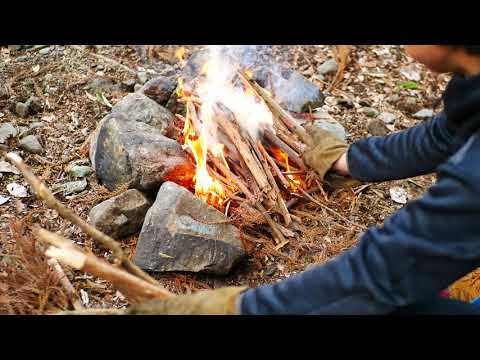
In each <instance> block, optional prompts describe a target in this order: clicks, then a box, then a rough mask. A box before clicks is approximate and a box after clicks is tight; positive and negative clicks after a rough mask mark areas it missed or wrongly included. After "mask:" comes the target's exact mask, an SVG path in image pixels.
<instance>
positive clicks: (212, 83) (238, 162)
mask: <svg viewBox="0 0 480 360" xmlns="http://www.w3.org/2000/svg"><path fill="white" fill-rule="evenodd" d="M176 55H177V57H178V60H179V63H180V64H181V66H185V64H186V61H185V59H184V55H185V51H184V50H183V48H180V49H178V50H177V53H176ZM251 77H252V72H251V71H250V70H249V69H245V68H241V66H240V65H239V64H238V63H235V61H234V60H233V59H230V58H226V57H224V56H221V55H220V54H216V53H215V52H214V51H213V54H212V55H211V56H210V58H209V59H208V61H207V62H206V63H205V64H204V65H203V67H202V69H201V71H200V76H199V77H197V78H196V79H195V80H194V81H191V82H189V83H188V84H187V83H186V82H185V81H184V79H183V78H182V77H180V78H179V79H178V87H177V90H176V95H177V98H178V102H179V103H181V104H183V105H184V109H185V112H184V115H181V114H176V118H177V119H178V120H179V124H178V126H179V127H180V128H181V132H180V133H181V134H180V135H179V136H178V139H177V140H178V141H179V142H181V143H182V144H183V148H184V150H185V151H186V152H187V153H188V154H189V155H190V156H191V158H192V161H193V162H194V164H195V175H194V177H193V184H192V191H193V190H194V192H195V195H196V196H197V197H198V198H200V199H202V200H203V201H204V202H206V203H208V204H210V205H211V206H213V207H215V208H217V209H218V210H220V211H222V212H224V213H225V215H226V216H229V217H231V216H234V215H235V214H236V215H237V216H238V215H239V214H240V216H241V212H242V211H245V210H247V211H249V212H250V213H252V212H254V213H259V214H260V217H261V218H262V219H263V223H266V224H268V231H269V232H270V233H271V235H272V236H273V239H274V240H275V242H276V244H277V248H280V247H282V246H284V245H285V244H287V243H288V241H287V240H286V239H285V236H284V234H285V233H286V232H288V230H287V228H288V226H289V225H290V224H291V222H292V217H294V216H293V215H291V214H290V213H289V210H288V208H289V206H288V204H289V200H292V199H294V198H298V197H300V196H302V193H303V194H305V193H306V192H305V190H304V189H305V188H306V187H307V185H308V186H309V185H310V184H311V183H312V182H314V181H318V178H316V175H315V173H314V172H313V171H309V170H308V169H307V168H306V166H305V164H304V162H303V161H302V159H301V153H302V152H303V151H304V149H305V146H306V144H307V143H309V142H310V141H311V140H310V137H309V135H308V134H307V133H306V131H305V129H304V128H303V127H302V126H300V125H299V123H298V122H297V120H295V119H294V118H293V117H292V115H291V114H290V113H288V112H287V111H286V110H284V109H283V108H282V107H281V106H280V105H279V104H278V103H277V102H276V101H275V100H274V95H273V94H271V93H270V92H269V91H268V90H266V89H264V88H262V87H260V86H259V85H258V84H257V83H255V82H254V81H252V80H251Z"/></svg>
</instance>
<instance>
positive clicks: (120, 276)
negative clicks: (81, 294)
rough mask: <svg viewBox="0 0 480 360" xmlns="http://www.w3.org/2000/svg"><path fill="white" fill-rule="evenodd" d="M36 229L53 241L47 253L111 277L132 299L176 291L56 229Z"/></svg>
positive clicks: (45, 238)
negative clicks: (119, 265)
mask: <svg viewBox="0 0 480 360" xmlns="http://www.w3.org/2000/svg"><path fill="white" fill-rule="evenodd" d="M34 233H35V235H36V236H37V237H38V239H40V240H42V241H44V242H46V243H47V244H50V245H51V246H50V247H49V248H48V249H47V250H46V251H45V254H46V255H47V256H48V257H50V258H54V259H56V260H58V261H60V262H61V263H63V264H65V265H68V266H71V267H72V268H74V269H76V270H80V271H83V272H88V273H91V274H93V275H95V276H97V277H100V278H102V279H105V280H108V281H109V282H111V283H112V284H113V285H114V286H115V287H116V288H117V289H119V290H120V291H121V292H122V294H124V295H125V296H127V297H128V298H129V300H131V301H132V302H140V301H146V300H151V299H163V298H166V297H168V296H172V295H173V294H172V293H170V292H169V291H168V290H166V289H164V288H162V287H160V286H156V285H153V284H151V283H149V282H147V281H145V280H142V279H140V278H138V277H136V276H134V275H132V274H129V273H128V272H126V271H124V270H121V269H119V268H117V267H115V266H113V265H111V264H109V263H108V262H106V261H104V260H101V259H99V258H97V257H96V256H95V255H93V254H88V253H85V252H83V251H82V250H81V249H80V248H78V247H77V246H75V245H74V244H73V243H72V242H70V241H68V240H67V239H65V238H63V237H61V236H59V235H57V234H55V233H52V232H50V231H47V230H45V229H42V228H37V229H35V231H34Z"/></svg>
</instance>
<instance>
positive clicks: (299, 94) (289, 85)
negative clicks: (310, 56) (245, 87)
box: [252, 64, 325, 112]
mask: <svg viewBox="0 0 480 360" xmlns="http://www.w3.org/2000/svg"><path fill="white" fill-rule="evenodd" d="M252 79H253V80H255V81H256V82H257V83H258V84H259V85H261V86H262V87H265V88H267V89H269V90H270V91H271V92H272V93H273V94H274V96H275V100H276V101H278V103H279V104H280V105H281V106H282V107H283V108H284V109H286V110H290V111H294V112H306V111H308V110H309V108H312V109H314V108H317V107H320V106H322V105H323V104H324V100H325V97H324V95H323V93H322V92H321V91H320V88H319V87H318V86H316V85H315V84H314V83H312V82H311V81H309V80H307V79H306V78H305V77H304V76H303V75H301V74H300V73H298V72H296V71H294V70H292V69H289V68H285V67H282V66H280V65H278V64H271V65H265V66H260V67H257V68H256V69H255V70H254V71H253V76H252Z"/></svg>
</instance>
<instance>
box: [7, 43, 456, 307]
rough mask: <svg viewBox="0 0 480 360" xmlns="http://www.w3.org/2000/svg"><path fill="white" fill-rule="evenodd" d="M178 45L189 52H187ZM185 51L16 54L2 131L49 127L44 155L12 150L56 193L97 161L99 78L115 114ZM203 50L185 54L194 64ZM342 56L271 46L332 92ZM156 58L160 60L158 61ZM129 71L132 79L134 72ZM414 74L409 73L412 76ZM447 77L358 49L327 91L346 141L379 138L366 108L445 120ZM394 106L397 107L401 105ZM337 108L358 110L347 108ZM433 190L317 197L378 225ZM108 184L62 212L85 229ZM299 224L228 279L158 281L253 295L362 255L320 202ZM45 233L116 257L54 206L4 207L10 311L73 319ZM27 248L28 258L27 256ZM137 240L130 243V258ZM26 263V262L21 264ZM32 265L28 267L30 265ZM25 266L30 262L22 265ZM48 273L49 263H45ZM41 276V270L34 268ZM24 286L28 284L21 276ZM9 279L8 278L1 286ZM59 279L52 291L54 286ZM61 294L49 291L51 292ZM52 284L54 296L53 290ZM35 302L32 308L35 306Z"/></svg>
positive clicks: (82, 277)
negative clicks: (26, 107) (432, 114)
mask: <svg viewBox="0 0 480 360" xmlns="http://www.w3.org/2000/svg"><path fill="white" fill-rule="evenodd" d="M179 46H180V45H179ZM176 48H177V46H172V45H169V46H161V45H159V46H155V47H152V49H153V51H151V52H150V53H149V52H148V51H147V49H146V48H145V47H141V46H97V47H92V48H87V49H83V50H82V49H81V48H80V49H79V48H75V47H72V46H54V45H52V46H50V47H49V51H48V53H46V54H45V51H43V52H42V53H40V52H39V51H38V49H35V50H28V49H27V50H21V51H10V50H9V49H8V48H1V49H0V84H8V85H9V87H10V90H11V92H10V93H9V94H6V95H4V96H2V95H1V93H0V125H1V124H2V123H7V122H10V123H13V124H14V125H16V126H17V127H18V126H27V127H28V126H29V125H30V124H32V123H34V122H39V121H41V122H43V123H44V125H45V126H44V127H41V128H38V129H36V130H35V135H37V136H38V137H39V138H40V140H41V142H42V145H43V148H44V149H45V151H44V153H43V154H41V155H33V154H29V153H27V152H25V151H22V150H20V149H19V148H18V147H17V145H18V144H17V140H12V141H10V143H9V144H8V146H7V148H6V150H8V151H16V152H18V153H19V154H20V155H21V156H22V157H23V158H24V159H25V160H26V162H27V164H29V165H30V166H31V167H32V169H33V170H34V172H35V174H37V175H39V176H41V178H42V179H43V181H44V182H45V183H46V184H47V185H48V186H49V187H50V188H53V189H55V187H56V186H58V185H59V184H63V183H65V182H67V181H69V179H68V176H67V175H66V172H65V170H66V167H67V166H68V165H70V164H72V163H74V162H78V161H80V162H81V160H84V162H88V146H87V145H88V136H89V135H90V134H91V133H92V132H93V131H94V130H95V128H96V126H97V124H98V122H99V121H100V120H101V119H102V118H103V117H104V116H105V115H106V114H108V113H109V111H110V108H109V106H108V105H107V104H105V103H102V102H100V101H98V100H97V99H96V98H95V91H94V90H89V89H87V87H88V85H89V84H91V82H92V81H93V80H94V79H98V78H102V79H106V82H105V83H106V84H110V85H106V86H105V87H104V88H103V90H101V91H102V93H103V94H104V96H105V98H106V99H107V100H108V102H109V103H110V104H115V103H116V102H117V101H118V100H120V99H121V98H122V97H123V96H125V95H127V94H128V92H129V91H131V89H130V90H129V89H128V87H129V86H131V84H130V85H128V84H126V83H124V84H123V85H122V82H126V81H127V82H128V80H131V81H133V80H137V75H136V74H137V72H138V71H139V70H140V71H145V72H146V74H147V76H149V77H154V76H155V74H166V75H171V74H173V73H178V71H179V66H178V65H177V64H176V62H175V59H174V56H173V52H174V50H175V49H176ZM197 48H201V46H186V49H187V56H188V55H189V54H191V53H192V52H193V51H195V50H196V49H197ZM333 48H334V47H333V46H329V45H311V46H278V45H277V46H272V47H269V48H268V51H269V52H268V55H269V56H273V57H274V58H275V59H276V60H277V61H278V62H281V63H283V64H285V65H288V66H290V67H293V68H294V69H296V70H298V71H299V72H301V73H302V74H303V75H304V76H306V77H307V78H309V79H311V80H312V81H313V82H315V83H316V84H318V85H319V86H320V88H321V89H323V90H324V91H326V90H327V88H328V85H329V83H330V81H331V79H332V75H327V76H325V78H323V79H322V78H321V77H320V76H319V74H318V73H317V67H318V66H319V65H321V64H322V63H323V62H324V61H325V60H327V59H328V58H329V57H331V56H333ZM92 54H100V55H103V56H105V57H107V58H108V59H113V60H115V61H117V62H118V63H121V64H123V66H121V65H118V64H114V63H112V62H109V61H107V60H105V59H102V58H99V57H96V56H94V55H92ZM149 55H150V56H149ZM406 66H411V67H412V68H411V70H412V69H413V70H412V71H413V72H414V73H415V74H414V75H413V77H415V76H419V78H420V79H419V80H416V81H415V82H414V83H413V84H412V81H410V82H409V80H408V76H407V77H406V76H405V74H403V73H402V69H405V67H406ZM125 67H126V68H129V69H131V70H130V71H129V70H128V69H126V68H125ZM403 72H404V71H403ZM447 81H448V77H447V76H445V75H437V74H433V73H431V72H429V71H428V70H427V69H426V68H425V67H423V66H422V65H419V64H413V63H412V60H411V59H409V58H407V56H406V55H405V54H404V52H403V50H402V49H401V48H400V47H399V46H387V45H382V46H366V45H362V46H354V48H353V50H352V53H351V60H350V62H349V64H348V66H347V68H346V70H345V76H344V79H343V80H342V82H341V83H340V84H339V85H338V86H337V87H336V88H335V89H334V90H333V91H331V92H327V91H326V95H327V97H326V105H325V106H324V107H323V109H324V110H326V111H328V112H329V113H330V115H332V116H333V117H334V118H335V119H336V120H338V121H339V122H340V123H342V124H343V125H344V126H345V128H346V130H347V132H348V134H349V136H348V141H349V142H352V141H355V140H357V139H361V138H363V137H366V136H369V135H370V134H369V132H368V130H367V122H368V119H369V117H367V115H366V114H365V108H367V107H368V108H370V107H371V108H374V109H376V110H377V111H378V112H380V113H381V112H390V113H393V114H395V115H397V120H396V122H395V124H394V126H393V125H392V127H391V128H390V129H389V130H390V131H397V130H401V129H403V128H408V127H411V126H413V125H415V124H416V123H418V122H419V121H422V120H419V119H415V118H414V117H413V116H412V114H413V113H415V112H416V111H418V110H421V109H424V108H428V109H435V110H438V109H439V107H440V106H441V103H440V101H439V99H440V95H441V93H442V91H443V90H444V88H445V86H446V83H447ZM32 95H35V96H37V97H39V98H40V99H41V100H42V103H43V105H44V106H43V109H42V110H41V111H39V112H38V113H37V114H34V115H31V116H28V117H26V118H21V117H19V116H17V115H16V114H15V112H14V111H13V109H14V107H15V104H16V103H17V102H19V101H21V102H23V101H26V100H27V99H28V98H29V97H30V96H32ZM395 98H396V99H395ZM339 99H344V100H350V101H344V102H343V103H340V104H339V103H338V100H339ZM433 181H434V177H433V176H424V177H418V178H415V179H410V180H402V181H395V182H385V183H378V184H369V185H363V186H360V187H357V188H354V189H348V190H337V191H331V190H328V189H326V191H325V193H322V192H319V193H316V194H314V197H315V198H317V199H318V200H319V201H321V202H322V203H324V204H325V205H326V206H328V207H329V208H331V209H332V210H334V211H336V212H338V213H339V214H341V215H342V216H343V217H346V218H348V219H349V220H350V221H351V222H355V223H357V224H359V225H361V226H363V227H368V226H371V225H380V224H381V223H382V222H383V220H384V219H385V218H386V217H388V216H389V215H390V214H392V213H393V212H394V211H395V210H396V209H399V208H401V207H402V206H403V205H402V204H397V203H395V202H394V201H392V199H391V198H390V193H389V189H390V188H391V187H392V186H396V185H398V186H402V187H403V188H405V190H406V191H407V193H408V198H409V199H414V198H415V197H417V196H419V195H420V194H421V193H422V192H424V191H425V189H426V188H427V187H428V186H429V185H430V184H431V183H432V182H433ZM11 182H18V183H20V184H23V185H25V186H26V185H27V184H26V182H25V181H24V180H23V178H22V177H21V176H20V175H14V174H7V173H4V174H3V177H1V178H0V195H3V196H9V194H8V192H7V189H6V188H7V184H9V183H11ZM113 195H115V194H112V193H109V192H108V190H106V189H105V188H104V187H103V186H101V185H100V184H99V183H98V182H97V180H96V178H95V175H91V176H89V177H88V187H87V188H86V189H85V190H84V191H83V192H81V193H78V194H75V195H68V196H65V195H63V194H62V192H58V193H56V196H57V198H58V199H59V200H61V201H62V202H63V203H64V204H66V205H68V207H70V208H71V209H72V210H74V211H75V212H76V213H77V214H79V215H80V216H81V217H82V218H84V219H87V214H88V212H89V210H90V209H91V207H92V206H94V205H95V204H97V203H99V202H101V201H103V200H105V199H107V198H109V197H111V196H113ZM294 209H295V210H294V211H293V214H295V215H297V216H299V217H300V218H301V219H302V225H301V226H300V229H299V231H300V233H301V236H300V237H299V238H298V239H292V240H291V242H290V244H289V245H287V246H285V247H284V248H282V249H281V250H280V251H278V252H276V251H275V250H273V247H272V245H271V244H269V243H259V244H256V247H255V250H254V251H253V253H252V254H251V255H250V256H249V257H248V258H247V259H246V260H245V261H243V262H242V263H240V264H239V265H238V266H237V267H236V268H235V270H234V271H233V272H232V273H231V274H230V275H229V276H227V277H215V276H208V275H192V274H178V273H175V274H167V275H155V277H156V278H158V279H160V282H161V283H162V284H163V285H164V286H165V287H167V288H168V289H169V290H170V291H172V292H175V293H188V292H190V291H193V290H196V289H207V288H214V287H221V286H225V285H233V284H244V285H248V286H255V285H259V284H263V283H270V282H274V281H277V280H280V279H283V278H286V277H288V276H291V275H292V274H295V273H298V272H301V271H303V270H304V269H305V268H306V267H307V266H309V265H310V264H315V263H322V262H325V261H327V260H328V259H331V258H332V257H334V256H336V255H338V254H340V253H341V252H342V251H345V250H346V249H349V248H350V247H352V246H354V245H355V243H356V241H357V238H358V236H359V233H360V232H361V230H360V229H357V228H356V227H352V226H351V225H349V224H348V223H345V222H344V221H343V220H342V219H340V218H339V217H338V216H336V215H334V214H333V213H332V212H328V211H325V210H322V208H320V207H319V206H318V205H316V204H314V203H305V202H303V203H300V204H299V205H297V206H296V207H295V208H294ZM32 224H40V225H41V226H42V227H44V228H46V229H48V230H51V231H54V232H58V233H60V234H62V235H63V236H64V237H66V238H68V239H71V240H72V241H74V242H75V243H76V244H78V245H80V246H82V247H84V248H85V249H88V250H91V251H93V252H94V253H96V254H97V255H99V256H102V257H105V258H108V256H109V254H108V253H107V252H105V251H104V250H101V249H99V248H98V247H97V246H96V244H95V243H94V242H93V241H92V240H91V239H90V238H89V237H87V236H86V235H85V234H83V233H82V232H81V231H80V230H79V229H78V228H76V227H74V226H73V225H71V224H70V223H68V222H67V221H65V220H63V219H62V218H61V217H59V216H58V214H57V213H56V212H55V211H52V210H49V209H48V208H46V207H45V206H44V205H43V204H42V203H41V202H40V201H38V200H36V199H35V197H34V196H32V195H31V189H29V196H28V197H26V198H19V199H16V198H14V197H11V199H10V200H9V201H8V202H7V203H5V204H4V205H0V283H2V285H0V313H33V314H42V313H49V312H52V311H56V310H58V309H66V308H67V306H68V305H67V301H66V300H65V299H63V298H61V297H62V296H64V295H62V294H61V290H58V289H57V287H56V285H52V284H51V279H50V280H49V279H46V278H45V277H42V274H40V273H41V272H42V271H46V269H47V267H45V266H44V263H43V262H42V261H44V258H43V257H42V256H43V255H42V254H41V252H39V251H37V250H35V249H34V248H29V246H31V244H32V241H33V239H32V237H31V236H30V235H29V229H28V226H30V225H32ZM21 239H23V240H24V245H25V246H24V247H23V248H22V249H23V250H19V248H18V246H19V243H21ZM136 240H137V236H136V235H135V236H131V237H130V238H128V239H125V240H123V241H122V246H123V247H124V249H125V251H127V252H128V253H129V254H132V253H133V249H134V246H135V243H136ZM19 254H20V255H19ZM22 256H25V257H26V258H25V259H23V260H22V259H21V258H22ZM33 257H39V259H40V260H38V259H37V260H38V264H36V265H38V266H37V267H36V268H35V267H31V266H30V267H29V266H27V265H25V264H24V263H25V261H27V262H30V265H31V263H32V262H33V261H34V259H33ZM22 261H23V262H22ZM42 264H43V265H42ZM34 268H35V269H36V270H35V269H34ZM16 272H23V273H24V276H23V277H19V276H18V273H17V274H15V273H16ZM66 273H67V275H68V276H69V278H70V280H71V282H72V283H73V285H74V287H75V288H76V290H77V292H78V293H79V294H80V296H81V298H82V301H83V303H84V305H85V306H87V307H111V306H114V307H123V306H126V305H127V303H126V301H125V299H124V298H123V296H122V294H121V293H119V292H117V291H115V289H113V288H112V287H111V286H110V285H109V284H108V283H107V282H105V281H103V280H101V279H97V278H94V277H92V276H90V275H88V274H84V273H79V272H75V271H70V270H68V269H66ZM1 279H3V280H4V281H3V280H1ZM49 281H50V282H49ZM45 284H47V285H48V284H50V285H51V286H52V288H51V289H49V288H48V286H50V285H48V286H47V285H45ZM45 286H47V288H45ZM27 302H28V306H27V305H26V304H25V303H27Z"/></svg>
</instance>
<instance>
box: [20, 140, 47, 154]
mask: <svg viewBox="0 0 480 360" xmlns="http://www.w3.org/2000/svg"><path fill="white" fill-rule="evenodd" d="M18 147H19V148H20V149H22V150H25V151H27V152H29V153H32V154H41V153H42V152H43V147H42V145H41V144H40V142H39V141H38V139H37V137H36V136H35V135H28V136H25V137H24V138H22V139H21V140H20V141H19V142H18Z"/></svg>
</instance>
